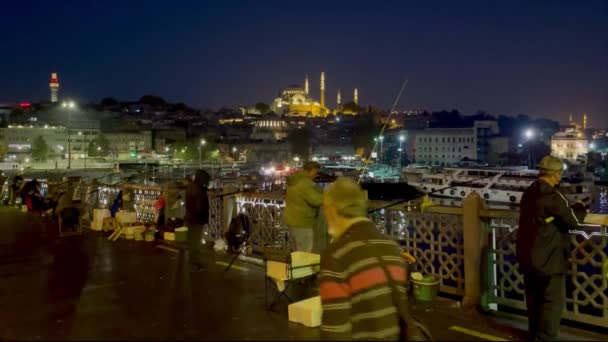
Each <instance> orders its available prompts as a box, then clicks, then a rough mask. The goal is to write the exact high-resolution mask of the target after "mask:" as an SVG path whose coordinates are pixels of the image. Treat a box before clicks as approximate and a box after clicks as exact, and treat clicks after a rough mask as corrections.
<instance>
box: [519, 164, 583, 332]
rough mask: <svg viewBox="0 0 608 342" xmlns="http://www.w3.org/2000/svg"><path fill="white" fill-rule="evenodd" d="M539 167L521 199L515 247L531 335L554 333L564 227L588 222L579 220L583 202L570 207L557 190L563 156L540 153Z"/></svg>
mask: <svg viewBox="0 0 608 342" xmlns="http://www.w3.org/2000/svg"><path fill="white" fill-rule="evenodd" d="M539 169H540V172H539V178H538V180H537V181H535V182H534V183H532V185H530V187H528V189H526V190H525V191H524V194H523V196H522V199H521V204H520V208H521V209H520V218H519V228H518V230H517V242H516V252H517V260H518V262H519V266H520V269H521V270H522V272H523V274H524V287H525V292H526V306H527V309H528V329H529V334H530V339H532V340H537V341H543V340H552V339H556V338H557V336H558V333H559V325H560V320H561V317H562V311H563V310H564V305H565V297H566V293H565V292H566V289H565V287H566V285H565V276H564V275H565V274H566V272H567V271H568V269H569V264H568V256H569V255H570V235H569V230H571V229H581V228H584V227H585V226H592V225H585V224H583V223H582V222H583V219H584V216H585V213H586V210H585V209H584V206H583V205H582V204H580V203H579V204H576V205H575V206H574V209H573V207H571V205H570V203H569V202H568V200H567V199H566V197H564V195H563V194H562V193H561V192H559V190H558V187H559V184H560V181H561V177H562V173H563V171H564V164H563V163H562V161H561V160H560V159H558V158H555V157H552V156H547V157H544V158H543V159H542V160H541V161H540V164H539ZM575 212H576V213H575ZM577 214H578V215H577ZM577 216H578V217H577Z"/></svg>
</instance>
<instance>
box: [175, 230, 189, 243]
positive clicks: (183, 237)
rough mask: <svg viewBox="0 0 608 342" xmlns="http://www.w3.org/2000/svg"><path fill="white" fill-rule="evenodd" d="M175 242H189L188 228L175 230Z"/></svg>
mask: <svg viewBox="0 0 608 342" xmlns="http://www.w3.org/2000/svg"><path fill="white" fill-rule="evenodd" d="M175 241H176V242H186V241H188V228H187V227H180V228H175Z"/></svg>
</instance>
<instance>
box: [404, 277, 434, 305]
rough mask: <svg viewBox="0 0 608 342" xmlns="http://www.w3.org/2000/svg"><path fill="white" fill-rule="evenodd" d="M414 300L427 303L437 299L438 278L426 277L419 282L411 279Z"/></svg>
mask: <svg viewBox="0 0 608 342" xmlns="http://www.w3.org/2000/svg"><path fill="white" fill-rule="evenodd" d="M411 281H412V288H413V291H414V298H416V300H418V301H422V302H428V301H432V300H434V299H435V297H437V293H438V292H439V282H440V281H439V278H438V277H436V276H432V275H431V276H426V277H423V278H422V279H421V280H416V279H411Z"/></svg>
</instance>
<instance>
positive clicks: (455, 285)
mask: <svg viewBox="0 0 608 342" xmlns="http://www.w3.org/2000/svg"><path fill="white" fill-rule="evenodd" d="M128 187H130V188H131V189H138V190H143V191H146V190H151V189H155V190H160V188H158V187H156V188H155V187H150V186H132V185H129V186H128ZM100 188H102V189H100V192H99V194H100V195H99V197H98V198H99V200H98V204H97V205H98V206H97V207H103V206H106V207H107V206H108V205H111V201H108V200H107V199H106V200H105V201H104V200H102V198H104V196H103V195H102V193H104V191H105V192H108V193H109V194H114V193H117V190H118V189H119V188H120V189H124V186H123V187H116V186H114V187H108V186H100ZM163 191H183V189H181V190H176V189H171V190H166V189H164V190H163ZM227 200H233V201H235V204H236V212H237V213H244V214H246V215H247V216H248V217H249V218H250V220H251V223H252V227H251V236H252V237H253V238H252V239H251V241H249V242H250V245H251V247H252V249H253V250H254V251H258V252H259V251H262V250H263V249H265V248H277V249H289V248H290V237H289V231H288V229H287V227H286V226H285V225H284V224H283V219H282V215H283V208H284V206H285V200H284V196H283V195H282V194H272V193H264V194H252V193H249V194H238V195H234V196H232V197H230V198H228V197H221V196H218V194H216V193H213V192H210V198H209V201H210V223H209V227H208V229H207V230H206V232H205V237H206V239H207V240H216V239H222V238H224V232H225V231H226V230H227V224H228V220H226V218H227V215H228V214H227V213H226V212H225V203H226V201H227ZM383 204H384V203H381V202H371V206H372V207H380V206H382V205H383ZM171 205H172V204H171V203H168V204H167V206H171ZM518 216H519V212H518V211H516V210H485V209H482V211H481V212H480V214H479V219H480V221H481V223H482V225H483V226H484V227H485V228H486V229H485V232H486V234H487V241H488V247H489V248H488V249H487V251H486V253H487V254H486V256H487V258H488V260H490V263H489V267H488V268H487V270H488V272H489V273H490V276H489V277H484V278H485V279H488V280H487V282H488V283H487V285H488V286H487V288H488V289H489V291H490V296H489V297H490V302H492V303H495V304H498V305H500V306H507V307H512V308H517V309H525V298H524V288H523V275H522V274H521V273H520V271H519V266H518V263H517V261H516V258H515V234H514V232H515V231H516V229H517V223H518ZM371 218H372V219H373V221H374V223H375V225H376V227H377V228H378V230H379V231H381V232H383V233H384V234H386V235H388V236H390V237H392V238H393V239H395V240H396V241H397V242H398V243H399V244H400V245H401V246H402V247H403V249H404V250H405V251H407V252H408V253H410V254H412V255H413V256H414V257H416V259H417V262H416V264H415V265H414V270H415V271H419V272H422V273H425V274H432V275H435V276H437V277H438V278H439V279H440V291H441V292H444V293H448V294H452V295H457V296H463V295H464V290H465V277H464V275H465V274H464V263H465V253H464V234H465V228H466V227H464V224H463V208H461V207H445V206H433V207H430V208H428V209H426V210H425V211H424V212H422V211H421V210H420V209H419V208H418V207H416V206H410V205H408V204H404V205H401V206H395V207H393V208H390V209H383V210H379V211H376V212H374V213H373V214H372V215H371ZM607 240H608V230H607V229H606V227H603V231H601V232H595V233H594V234H591V232H573V233H572V234H571V244H572V252H571V255H570V270H569V272H568V274H567V285H566V293H567V298H566V308H565V314H564V317H565V318H567V319H571V320H574V321H578V322H584V323H588V324H593V325H598V326H608V294H607V293H608V279H607V278H606V277H605V275H603V274H602V263H603V262H605V260H606V255H607V254H608V241H607ZM480 269H481V268H480Z"/></svg>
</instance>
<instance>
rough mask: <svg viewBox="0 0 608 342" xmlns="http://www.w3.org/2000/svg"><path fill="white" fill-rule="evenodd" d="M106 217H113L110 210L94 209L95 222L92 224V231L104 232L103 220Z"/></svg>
mask: <svg viewBox="0 0 608 342" xmlns="http://www.w3.org/2000/svg"><path fill="white" fill-rule="evenodd" d="M106 217H111V214H110V210H108V209H93V222H92V223H91V229H92V230H102V228H103V220H104V219H105V218H106Z"/></svg>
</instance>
